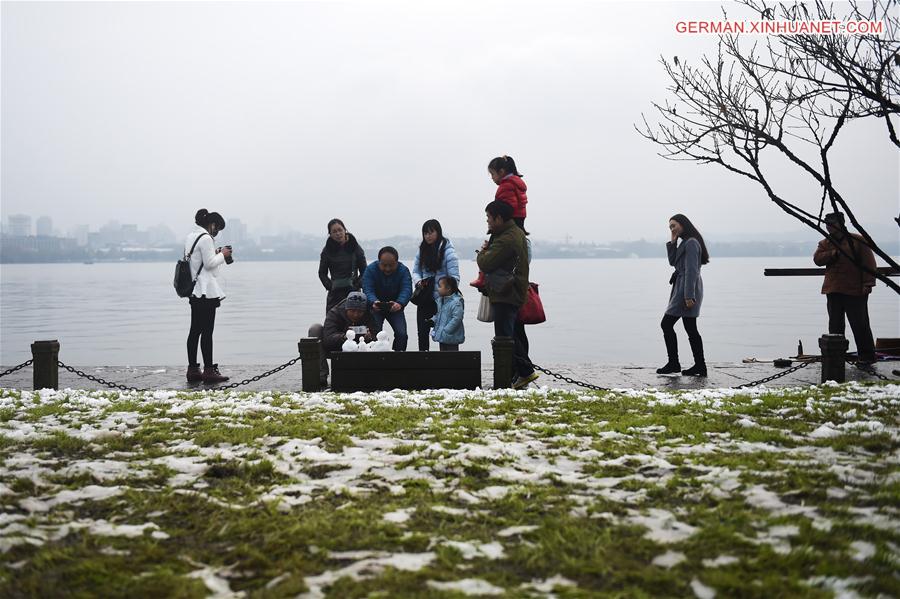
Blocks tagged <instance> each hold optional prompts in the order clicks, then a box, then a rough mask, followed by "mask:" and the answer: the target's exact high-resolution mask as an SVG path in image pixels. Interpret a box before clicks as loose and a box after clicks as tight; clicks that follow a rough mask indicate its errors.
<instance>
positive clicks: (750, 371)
mask: <svg viewBox="0 0 900 599" xmlns="http://www.w3.org/2000/svg"><path fill="white" fill-rule="evenodd" d="M795 364H796V363H795ZM542 366H544V367H545V368H548V369H550V370H553V371H555V372H558V373H560V374H563V375H565V376H568V377H570V378H573V379H577V380H581V381H586V382H589V383H592V384H594V385H599V386H601V387H609V388H632V389H644V388H648V387H653V388H657V389H702V388H721V387H734V386H737V385H740V384H743V383H747V382H749V381H754V380H758V379H761V378H764V377H767V376H770V375H772V374H776V373H778V372H782V369H779V368H775V367H774V366H773V365H772V364H765V363H762V364H733V363H717V364H712V365H710V369H709V377H708V378H706V379H698V378H694V377H685V376H660V375H658V374H656V366H653V367H650V366H607V365H601V364H577V365H562V364H542ZM76 367H77V368H78V369H79V370H83V371H84V372H86V373H88V374H91V375H92V376H96V377H99V378H103V379H106V380H108V381H112V382H116V383H121V384H125V385H128V386H133V387H139V388H142V389H203V388H207V387H204V386H203V385H195V384H188V383H187V381H186V380H185V377H184V372H185V368H184V367H183V366H135V367H128V366H93V367H84V366H76ZM273 367H274V365H239V366H227V365H222V366H221V370H222V373H223V374H225V375H227V376H230V377H231V380H230V381H229V383H231V382H239V381H241V380H243V379H248V378H251V377H253V376H255V375H258V374H261V373H263V372H265V371H267V370H270V369H271V368H273ZM685 367H687V365H686V366H685ZM6 368H8V366H3V367H0V370H5V369H6ZM875 368H876V370H877V371H878V372H879V373H881V374H883V375H886V376H889V377H891V378H897V377H896V376H894V375H892V374H891V373H892V370H894V369H897V368H900V362H883V363H881V364H878V365H876V367H875ZM300 371H301V369H300V363H299V362H298V363H297V364H295V365H293V366H291V367H289V368H287V369H285V370H283V371H281V372H278V373H276V374H274V375H272V376H270V377H268V378H265V379H263V380H261V381H257V382H254V383H249V384H247V385H243V386H241V387H240V389H246V390H265V389H270V390H273V391H300V389H301V376H300ZM820 372H821V367H820V365H819V364H811V365H810V366H807V367H806V368H803V369H801V370H799V371H797V372H794V373H791V374H789V375H787V376H784V377H782V378H780V379H777V380H775V381H772V382H771V383H768V385H769V386H778V387H785V386H797V385H810V384H816V383H818V382H819V376H820ZM481 380H482V384H483V385H484V387H485V388H490V387H491V386H492V384H493V370H492V366H491V365H490V364H488V365H486V366H485V367H484V368H483V370H482V375H481ZM847 380H858V381H874V380H876V379H875V377H872V376H870V375H868V374H866V373H864V372H862V371H860V370H857V369H856V368H854V367H852V366H850V365H848V366H847ZM535 384H537V385H539V386H544V385H546V386H549V387H554V388H561V389H572V388H575V387H574V386H573V385H571V384H569V383H565V382H562V381H560V380H557V379H555V378H553V377H551V376H548V375H546V374H542V375H541V377H540V378H539V379H538V380H537V381H536V383H535ZM0 387H6V388H18V389H31V388H32V371H31V368H30V367H28V368H24V369H22V370H20V371H18V372H15V373H13V374H11V375H8V376H6V377H3V378H2V379H0ZM59 387H60V389H65V388H71V389H103V388H105V387H103V386H102V385H99V384H98V383H95V382H93V381H90V380H87V379H83V378H79V377H77V376H75V375H74V374H72V373H70V372H67V371H65V370H63V369H60V372H59ZM208 388H210V389H213V388H215V386H209V387H208Z"/></svg>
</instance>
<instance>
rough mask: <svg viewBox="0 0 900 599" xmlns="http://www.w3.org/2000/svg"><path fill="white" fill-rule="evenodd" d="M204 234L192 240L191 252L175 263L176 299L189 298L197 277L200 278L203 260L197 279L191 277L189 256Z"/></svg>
mask: <svg viewBox="0 0 900 599" xmlns="http://www.w3.org/2000/svg"><path fill="white" fill-rule="evenodd" d="M204 235H206V233H201V234H200V235H199V236H198V237H197V239H195V240H194V245H192V246H191V251H190V252H188V253H187V255H185V257H184V258H182V259H181V260H179V261H178V262H176V263H175V281H174V285H175V293H177V294H178V297H190V295H191V294H192V293H193V292H194V285H195V284H196V283H197V277H199V276H200V270H203V260H202V259H201V260H200V270H198V271H197V277H193V276H191V254H193V253H194V248H196V247H197V242H198V241H200V237H203V236H204Z"/></svg>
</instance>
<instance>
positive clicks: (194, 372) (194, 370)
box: [187, 364, 203, 383]
mask: <svg viewBox="0 0 900 599" xmlns="http://www.w3.org/2000/svg"><path fill="white" fill-rule="evenodd" d="M187 380H188V382H189V383H199V382H200V381H202V380H203V373H202V372H201V371H200V365H199V364H191V365H190V366H188V369H187Z"/></svg>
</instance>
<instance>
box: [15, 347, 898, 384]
mask: <svg viewBox="0 0 900 599" xmlns="http://www.w3.org/2000/svg"><path fill="white" fill-rule="evenodd" d="M300 359H301V357H300V356H297V357H296V358H293V359H292V360H288V361H287V362H285V363H284V364H281V365H279V366H276V367H275V368H273V369H271V370H267V371H266V372H263V373H262V374H258V375H256V376H253V377H250V378H247V379H244V380H242V381H239V382H235V383H231V384H229V385H222V386H218V385H217V386H216V387H215V389H217V390H222V391H225V390H229V389H236V388H237V387H241V386H243V385H248V384H250V383H255V382H257V381H261V380H262V379H264V378H266V377H269V376H272V375H273V374H276V373H278V372H281V371H282V370H285V369H286V368H289V367H291V366H293V365H294V364H296V363H297V362H299V361H300ZM820 361H821V359H813V360H807V361H803V362H800V363H799V364H797V365H796V366H792V367H790V368H786V369H784V370H782V371H781V372H777V373H775V374H773V375H770V376H767V377H764V378H761V379H758V380H755V381H750V382H747V383H742V384H740V385H737V386H735V387H732V389H746V388H749V387H756V386H758V385H763V384H765V383H770V382H772V381H775V380H778V379H780V378H782V377H785V376H787V375H789V374H792V373H794V372H797V371H798V370H802V369H803V368H806V367H807V366H809V365H810V364H817V363H819V362H820ZM33 362H34V360H33V359H32V360H28V361H26V362H22V363H21V364H19V365H18V366H13V367H12V368H9V369H8V370H4V371H3V372H0V378H2V377H4V376H7V375H10V374H12V373H14V372H17V371H19V370H22V369H23V368H26V367H28V366H31V364H32V363H33ZM56 362H57V364H59V366H60V367H61V368H64V369H65V370H67V371H69V372H71V373H72V374H74V375H76V376H79V377H81V378H84V379H87V380H89V381H93V382H95V383H98V384H100V385H104V386H106V387H109V388H110V389H118V390H120V391H134V392H144V391H150V389H141V388H139V387H129V386H128V385H123V384H120V383H115V382H112V381H107V380H106V379H103V378H101V377H99V376H94V375H91V374H88V373H86V372H84V371H82V370H78V369H77V368H74V367H72V366H69V365H68V364H65V363H63V362H62V361H61V360H57V361H56ZM847 363H848V364H851V365H852V366H854V367H856V368H857V369H858V370H860V371H862V372H865V373H866V374H868V375H870V376H873V377H875V378H878V379H880V380H882V381H887V382H897V379H892V378H890V377H888V376H885V375H883V374H881V373H880V372H878V371H877V370H875V369H874V368H873V367H871V366H866V365H863V364H860V363H858V362H856V361H854V360H853V359H852V358H847ZM532 366H533V367H534V369H535V370H537V371H539V372H542V373H544V374H546V375H549V376H552V377H553V378H555V379H557V380H560V381H563V382H566V383H569V384H570V385H575V386H576V387H581V388H583V389H589V390H591V391H609V390H610V388H609V387H601V386H600V385H595V384H593V383H588V382H586V381H580V380H578V379H574V378H572V377H569V376H566V375H564V374H560V373H558V372H554V371H552V370H550V369H549V368H544V367H543V366H539V365H537V364H534V363H532Z"/></svg>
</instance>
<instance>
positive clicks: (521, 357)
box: [492, 304, 534, 376]
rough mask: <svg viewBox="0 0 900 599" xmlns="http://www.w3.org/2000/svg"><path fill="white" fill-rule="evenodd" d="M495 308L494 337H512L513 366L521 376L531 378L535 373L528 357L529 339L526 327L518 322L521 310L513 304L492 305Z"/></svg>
mask: <svg viewBox="0 0 900 599" xmlns="http://www.w3.org/2000/svg"><path fill="white" fill-rule="evenodd" d="M492 305H493V307H494V336H495V337H512V339H513V366H514V367H515V369H516V372H517V373H518V375H519V376H529V375H530V374H531V373H533V372H534V366H532V364H531V358H529V357H528V337H527V336H526V335H525V325H523V324H522V323H521V322H517V321H516V315H517V314H518V313H519V308H518V307H516V306H513V305H512V304H492Z"/></svg>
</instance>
